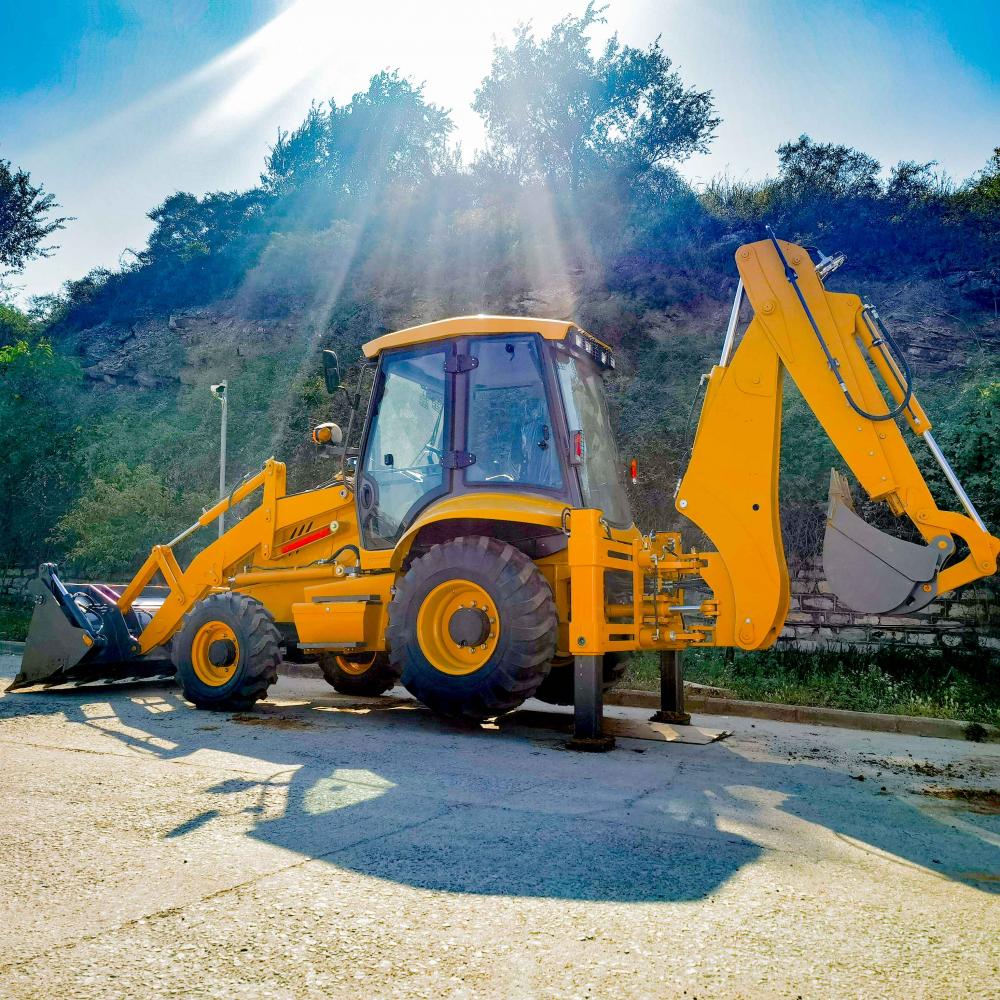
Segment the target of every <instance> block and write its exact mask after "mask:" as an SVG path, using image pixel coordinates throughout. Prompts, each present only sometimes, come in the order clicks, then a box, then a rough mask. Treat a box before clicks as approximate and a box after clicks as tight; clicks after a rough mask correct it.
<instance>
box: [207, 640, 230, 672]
mask: <svg viewBox="0 0 1000 1000" xmlns="http://www.w3.org/2000/svg"><path fill="white" fill-rule="evenodd" d="M208 660H209V662H210V663H211V664H212V666H213V667H229V666H232V664H233V662H234V661H235V660H236V643H235V642H233V640H232V639H216V640H215V641H214V642H212V643H211V645H210V646H209V647H208Z"/></svg>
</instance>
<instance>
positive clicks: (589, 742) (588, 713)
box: [566, 656, 615, 753]
mask: <svg viewBox="0 0 1000 1000" xmlns="http://www.w3.org/2000/svg"><path fill="white" fill-rule="evenodd" d="M574 661H575V662H574V665H573V670H574V677H573V679H574V684H573V687H574V693H573V738H572V739H571V740H570V741H569V742H568V743H567V744H566V746H567V747H568V748H569V749H570V750H583V751H585V752H590V753H605V752H607V751H608V750H612V749H614V745H615V738H614V737H613V736H606V735H605V734H604V670H603V657H601V656H576V657H574Z"/></svg>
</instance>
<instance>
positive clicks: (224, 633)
mask: <svg viewBox="0 0 1000 1000" xmlns="http://www.w3.org/2000/svg"><path fill="white" fill-rule="evenodd" d="M172 655H173V660H174V664H175V665H176V667H177V680H178V683H179V684H180V686H181V690H182V691H183V692H184V697H185V698H187V699H188V701H191V702H194V704H195V705H197V706H198V707H199V708H213V709H225V710H233V709H237V710H241V709H247V708H250V707H251V706H252V705H253V704H254V703H255V702H257V701H259V700H260V699H261V698H263V697H265V696H266V695H267V689H268V688H269V687H270V686H271V685H272V684H273V683H274V682H275V681H276V680H277V679H278V663H279V662H280V660H281V635H280V633H279V632H278V628H277V626H276V625H275V624H274V618H273V617H272V616H271V613H270V612H269V611H268V610H267V608H265V607H264V605H263V604H261V603H260V601H255V600H254V599H253V598H252V597H247V596H246V595H245V594H234V593H228V594H213V595H212V596H211V597H206V598H205V600H203V601H200V602H199V603H198V604H196V605H195V607H194V608H193V609H192V610H191V611H190V612H189V613H188V615H187V617H186V618H185V620H184V626H183V628H182V629H181V631H180V633H179V634H178V636H177V639H176V641H175V642H174V644H173V650H172Z"/></svg>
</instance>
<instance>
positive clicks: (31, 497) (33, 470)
mask: <svg viewBox="0 0 1000 1000" xmlns="http://www.w3.org/2000/svg"><path fill="white" fill-rule="evenodd" d="M8 312H9V310H8ZM77 378H78V369H77V367H76V365H75V364H73V363H72V362H70V361H68V360H67V359H65V358H63V357H61V356H60V355H58V354H56V353H55V352H54V351H53V349H52V346H51V345H50V344H49V343H48V341H46V340H39V339H37V338H36V337H35V335H34V333H33V332H32V333H30V334H29V335H28V337H26V338H22V339H18V340H15V341H13V342H12V343H9V344H7V345H5V346H0V453H2V454H3V462H0V498H2V501H0V569H2V568H4V567H10V566H23V565H27V564H29V563H31V562H33V561H35V560H37V559H38V558H39V557H40V556H41V555H42V554H43V553H42V548H43V546H42V540H43V539H44V538H45V535H46V534H47V532H48V531H49V529H50V528H51V526H52V525H53V524H54V522H55V520H56V518H57V517H58V516H59V514H60V513H61V512H62V511H63V510H64V509H65V506H66V503H67V500H68V498H69V495H70V493H71V491H72V488H73V483H74V478H75V472H76V463H75V461H74V456H75V455H76V453H77V439H78V436H79V430H78V428H77V427H76V426H75V424H74V422H73V417H72V414H73V396H72V389H73V388H74V386H75V384H76V381H77Z"/></svg>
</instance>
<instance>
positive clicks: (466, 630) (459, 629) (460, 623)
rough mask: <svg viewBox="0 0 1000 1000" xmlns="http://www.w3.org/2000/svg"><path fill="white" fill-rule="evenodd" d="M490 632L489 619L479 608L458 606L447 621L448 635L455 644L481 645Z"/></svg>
mask: <svg viewBox="0 0 1000 1000" xmlns="http://www.w3.org/2000/svg"><path fill="white" fill-rule="evenodd" d="M489 634H490V620H489V618H488V617H487V616H486V612H485V611H483V610H481V609H480V608H459V609H458V610H457V611H456V612H455V613H454V614H453V615H452V616H451V620H450V621H449V622H448V635H450V636H451V641H452V642H454V643H455V644H456V645H457V646H481V645H482V644H483V642H485V641H486V639H487V637H488V636H489Z"/></svg>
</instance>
